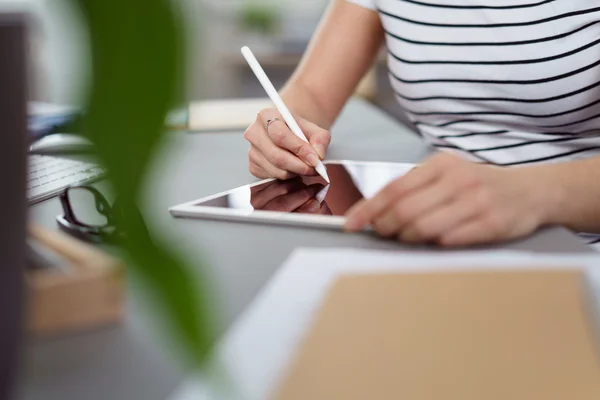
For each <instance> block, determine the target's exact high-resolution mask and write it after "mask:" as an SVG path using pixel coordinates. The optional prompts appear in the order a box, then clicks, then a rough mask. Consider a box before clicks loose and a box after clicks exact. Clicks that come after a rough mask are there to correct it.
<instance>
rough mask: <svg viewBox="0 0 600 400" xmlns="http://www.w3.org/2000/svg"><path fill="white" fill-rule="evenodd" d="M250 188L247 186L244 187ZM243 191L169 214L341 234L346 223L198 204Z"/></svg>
mask: <svg viewBox="0 0 600 400" xmlns="http://www.w3.org/2000/svg"><path fill="white" fill-rule="evenodd" d="M324 164H326V165H327V164H342V165H373V166H385V165H393V166H406V167H408V166H411V167H414V164H409V163H391V162H379V161H350V160H332V161H325V162H324ZM273 180H274V179H264V180H261V181H258V182H255V183H252V184H250V185H248V186H249V187H254V186H258V185H262V184H263V183H267V182H272V181H273ZM243 186H247V185H243ZM240 187H242V186H239V187H237V188H234V189H230V190H227V191H224V192H221V193H217V194H214V195H211V196H207V197H202V198H199V199H196V200H193V201H189V202H186V203H183V204H179V205H176V206H174V207H171V208H169V212H170V213H171V215H173V216H174V217H186V218H204V219H213V220H226V221H242V222H243V221H247V222H263V223H267V224H276V225H294V226H307V227H314V228H327V229H336V230H341V229H343V227H344V222H345V220H346V218H345V217H343V216H334V215H313V214H295V213H284V212H276V211H262V210H253V211H247V210H236V209H231V208H219V207H205V206H198V205H197V204H198V203H202V202H205V201H209V200H214V199H216V198H218V197H222V196H226V195H229V194H230V193H232V192H233V191H235V190H238V189H239V188H240Z"/></svg>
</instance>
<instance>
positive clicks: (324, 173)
mask: <svg viewBox="0 0 600 400" xmlns="http://www.w3.org/2000/svg"><path fill="white" fill-rule="evenodd" d="M315 169H316V170H317V172H318V173H319V175H321V176H322V177H323V179H325V181H326V182H327V183H331V181H330V180H329V175H327V170H326V169H325V165H323V163H322V162H321V163H319V164H318V165H317V166H316V167H315Z"/></svg>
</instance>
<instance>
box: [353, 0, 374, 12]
mask: <svg viewBox="0 0 600 400" xmlns="http://www.w3.org/2000/svg"><path fill="white" fill-rule="evenodd" d="M346 1H348V2H350V3H354V4H358V5H359V6H362V7H365V8H369V9H371V10H375V9H376V7H375V0H346Z"/></svg>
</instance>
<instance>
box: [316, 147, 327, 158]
mask: <svg viewBox="0 0 600 400" xmlns="http://www.w3.org/2000/svg"><path fill="white" fill-rule="evenodd" d="M315 151H316V152H317V154H318V155H319V157H320V158H321V160H323V159H324V158H325V146H323V145H322V144H317V145H315Z"/></svg>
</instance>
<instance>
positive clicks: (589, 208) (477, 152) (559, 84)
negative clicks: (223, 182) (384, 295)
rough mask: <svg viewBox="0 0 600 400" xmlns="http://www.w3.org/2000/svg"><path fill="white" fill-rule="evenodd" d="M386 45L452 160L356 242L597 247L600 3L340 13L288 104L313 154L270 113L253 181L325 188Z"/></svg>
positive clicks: (436, 161)
mask: <svg viewBox="0 0 600 400" xmlns="http://www.w3.org/2000/svg"><path fill="white" fill-rule="evenodd" d="M475 4H476V5H475ZM383 43H385V44H386V47H387V51H388V66H389V72H390V80H391V85H392V87H393V89H394V91H395V92H396V95H397V98H398V101H399V103H400V105H401V106H402V108H403V109H404V110H405V111H406V112H407V114H408V116H409V118H410V119H411V120H412V121H413V123H414V124H415V125H416V126H417V128H418V129H419V131H420V133H421V134H422V136H423V137H424V138H425V140H427V141H428V142H429V143H431V144H432V145H433V146H435V147H438V148H440V149H442V150H444V151H442V152H440V153H439V154H438V155H436V156H434V157H432V158H431V159H429V160H427V161H426V162H425V163H423V164H422V165H421V167H420V168H418V169H416V170H414V171H412V172H411V173H409V174H408V175H406V176H405V177H402V178H400V179H397V180H396V181H394V182H392V183H391V184H390V185H388V186H387V187H386V188H385V189H383V190H382V191H381V192H380V194H378V195H377V196H376V197H374V198H372V199H370V200H367V201H362V202H361V203H359V204H357V205H356V206H355V207H354V208H353V209H352V210H350V212H349V213H348V216H347V217H348V218H347V224H346V228H347V229H348V230H350V231H356V230H359V229H361V228H363V227H364V226H365V225H367V224H371V225H373V227H374V228H375V229H376V230H377V232H379V234H381V235H382V236H394V237H397V238H398V239H399V240H402V241H407V242H415V243H416V242H436V243H439V244H441V245H445V246H459V245H470V244H476V243H489V242H494V241H503V240H510V239H515V238H518V237H521V236H524V235H527V234H530V233H532V232H533V231H535V230H536V229H538V228H540V227H541V226H544V225H550V224H561V225H565V226H567V227H569V228H571V229H573V230H575V231H578V232H594V233H600V137H599V136H597V135H595V132H594V131H595V130H597V129H598V128H600V1H590V0H544V1H542V0H506V1H501V2H499V1H495V0H479V2H474V1H471V0H419V1H417V0H333V1H332V4H331V5H330V7H329V10H328V12H327V13H326V15H325V17H324V19H323V21H322V23H321V25H320V27H319V29H318V30H317V32H316V33H315V35H314V38H313V40H312V42H311V45H310V47H309V49H308V51H307V53H306V55H305V57H304V60H303V61H302V63H301V64H300V66H299V67H298V69H297V71H296V72H295V73H294V75H293V76H292V78H291V79H290V81H289V82H288V84H287V85H286V87H285V88H284V89H283V91H282V96H283V98H284V101H285V102H286V103H287V104H288V105H289V107H290V108H291V109H292V112H294V113H295V114H296V115H297V116H298V117H299V119H300V124H301V126H302V128H303V130H304V132H305V134H306V136H307V137H308V138H309V141H310V145H307V144H305V143H304V142H302V141H301V140H300V139H298V138H297V137H295V136H294V135H293V134H292V133H291V132H290V131H289V129H288V128H287V127H286V125H285V124H284V123H282V122H281V121H280V120H278V119H276V118H280V116H279V114H278V113H277V111H276V110H274V109H267V110H263V111H262V112H261V113H260V114H259V115H258V118H257V120H256V122H255V123H254V124H253V125H252V126H250V128H248V130H247V131H246V138H247V139H248V140H249V141H250V143H251V148H250V151H249V162H250V171H251V172H252V174H254V175H255V176H257V177H259V178H267V177H276V178H279V179H288V178H290V177H293V176H295V175H307V174H314V170H313V169H312V167H311V166H313V165H315V163H316V162H317V160H318V159H319V158H321V159H322V158H324V157H325V154H326V151H327V147H328V145H329V143H330V135H329V132H328V129H329V128H330V126H331V124H332V123H333V121H334V120H335V118H336V117H337V116H338V114H339V113H340V110H341V109H342V107H343V106H344V103H345V102H346V101H347V100H348V98H349V96H350V95H351V94H352V93H353V90H354V88H355V86H356V85H357V83H358V82H359V81H360V79H361V77H362V76H363V75H364V74H365V72H366V71H367V70H368V69H369V67H370V66H371V65H372V63H373V61H374V58H375V57H376V55H377V53H378V51H379V49H380V47H381V45H382V44H383ZM280 119H281V120H282V118H280ZM269 120H271V123H270V124H269V127H268V131H267V121H269ZM508 166H510V167H511V168H501V167H508Z"/></svg>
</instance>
